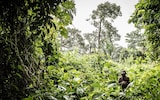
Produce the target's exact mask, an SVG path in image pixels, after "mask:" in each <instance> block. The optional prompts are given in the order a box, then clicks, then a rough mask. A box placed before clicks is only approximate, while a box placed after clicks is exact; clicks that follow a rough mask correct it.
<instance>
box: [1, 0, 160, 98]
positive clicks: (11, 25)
mask: <svg viewBox="0 0 160 100" xmlns="http://www.w3.org/2000/svg"><path fill="white" fill-rule="evenodd" d="M153 1H154V2H150V0H141V1H140V2H139V3H138V4H137V5H136V10H135V13H133V15H132V17H131V20H130V21H132V22H134V23H135V24H136V26H138V28H139V29H142V26H143V27H145V33H146V34H147V35H146V37H147V39H146V37H145V36H144V34H143V33H141V34H140V33H139V31H133V32H131V33H128V34H127V36H126V37H127V42H128V44H129V47H128V48H123V47H119V46H116V45H115V44H114V41H116V40H119V38H120V36H119V35H118V34H117V30H116V28H115V27H113V26H112V21H110V20H113V19H115V18H116V17H118V16H120V15H121V12H120V6H117V5H116V4H111V3H109V2H105V3H103V4H100V5H99V6H98V7H97V9H96V10H93V12H92V16H91V17H92V18H91V19H92V21H93V24H94V26H95V28H97V30H98V31H94V32H93V33H87V34H85V35H84V36H82V34H80V33H81V31H80V30H78V29H76V28H66V26H68V25H69V24H71V23H72V18H73V15H72V14H73V13H75V8H74V6H75V4H74V2H73V1H72V0H23V1H22V0H15V1H9V0H2V1H0V10H1V12H0V48H1V49H0V55H1V58H0V76H1V77H0V80H1V83H0V84H1V85H0V99H1V100H159V99H160V97H159V95H160V91H159V90H160V63H159V61H158V60H159V41H156V40H157V39H158V40H159V26H158V24H159V23H158V22H159V19H158V18H159V17H158V16H159V8H158V7H159V1H158V0H153ZM154 7H157V8H154ZM102 8H103V9H102ZM143 9H145V10H143ZM148 9H149V10H148ZM151 9H153V10H151ZM157 9H158V10H157ZM150 13H151V14H150ZM152 14H153V15H152ZM137 15H138V16H137ZM108 18H109V20H108ZM148 20H149V21H148ZM153 30H154V31H153ZM153 32H155V33H156V34H153ZM97 33H98V35H97ZM67 37H68V38H67ZM152 37H153V38H152ZM86 41H87V43H88V44H86ZM98 41H99V42H98ZM97 42H98V43H97ZM148 42H149V43H152V44H149V45H148V44H147V43H148ZM102 44H103V45H102ZM146 44H147V45H146ZM146 46H149V47H146ZM154 47H156V48H154ZM75 48H76V49H75ZM98 49H99V50H98ZM97 50H98V52H97ZM150 50H151V51H152V52H153V53H149V52H148V51H150ZM100 51H102V52H100ZM151 54H153V56H150V55H151ZM152 58H154V60H155V61H153V59H152ZM122 70H126V72H127V76H128V77H129V78H130V84H129V85H128V87H127V88H126V89H125V91H122V89H121V86H120V85H119V84H118V78H119V77H120V72H121V71H122Z"/></svg>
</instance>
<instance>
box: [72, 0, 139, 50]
mask: <svg viewBox="0 0 160 100" xmlns="http://www.w3.org/2000/svg"><path fill="white" fill-rule="evenodd" d="M106 1H109V2H110V3H116V4H117V5H120V6H121V12H122V16H121V17H118V18H117V19H115V20H114V23H113V26H115V27H116V28H117V30H118V34H120V35H121V40H120V41H118V42H117V43H118V44H119V45H121V46H123V47H127V44H126V43H125V35H126V33H130V32H131V31H134V30H135V27H134V25H133V24H128V19H129V17H130V16H131V15H132V13H133V12H134V10H135V4H136V3H138V1H139V0H75V4H76V5H75V7H76V15H75V16H74V19H73V22H72V25H73V27H75V28H77V29H79V30H80V31H81V32H82V33H91V32H93V31H94V30H95V28H94V27H93V26H92V25H91V23H90V22H88V21H86V19H88V18H89V17H90V15H91V13H92V11H93V10H95V9H96V8H97V5H99V4H101V3H104V2H106Z"/></svg>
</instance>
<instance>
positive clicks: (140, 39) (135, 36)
mask: <svg viewBox="0 0 160 100" xmlns="http://www.w3.org/2000/svg"><path fill="white" fill-rule="evenodd" d="M125 37H126V42H127V43H128V47H129V48H132V49H137V48H144V46H145V36H144V34H143V33H141V31H140V30H139V29H137V30H135V31H132V32H130V33H127V34H126V36H125Z"/></svg>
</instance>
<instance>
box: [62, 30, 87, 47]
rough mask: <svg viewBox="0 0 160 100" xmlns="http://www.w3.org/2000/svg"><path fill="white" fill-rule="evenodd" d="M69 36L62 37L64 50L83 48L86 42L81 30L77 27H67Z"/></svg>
mask: <svg viewBox="0 0 160 100" xmlns="http://www.w3.org/2000/svg"><path fill="white" fill-rule="evenodd" d="M67 31H68V36H67V38H63V37H62V38H61V46H62V49H63V50H73V49H75V48H79V50H81V49H83V47H84V45H85V43H84V39H83V37H82V35H81V31H80V30H78V29H76V28H67Z"/></svg>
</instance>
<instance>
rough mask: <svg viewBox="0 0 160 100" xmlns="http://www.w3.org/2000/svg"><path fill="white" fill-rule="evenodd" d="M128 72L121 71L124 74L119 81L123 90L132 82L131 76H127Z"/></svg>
mask: <svg viewBox="0 0 160 100" xmlns="http://www.w3.org/2000/svg"><path fill="white" fill-rule="evenodd" d="M126 74H127V73H126V71H122V73H121V75H122V76H121V77H120V78H119V80H118V83H119V84H120V85H121V87H122V90H123V91H124V89H125V88H126V87H127V86H128V84H129V83H130V82H129V77H127V76H126Z"/></svg>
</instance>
